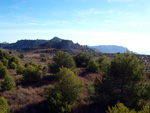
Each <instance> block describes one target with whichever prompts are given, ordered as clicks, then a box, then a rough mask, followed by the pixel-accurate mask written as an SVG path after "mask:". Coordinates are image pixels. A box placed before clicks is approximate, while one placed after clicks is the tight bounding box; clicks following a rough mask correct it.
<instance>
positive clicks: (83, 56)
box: [74, 52, 92, 67]
mask: <svg viewBox="0 0 150 113" xmlns="http://www.w3.org/2000/svg"><path fill="white" fill-rule="evenodd" d="M91 59H92V56H91V55H89V54H88V53H84V52H81V53H79V54H77V55H75V56H74V61H75V63H76V65H77V67H87V65H88V64H89V62H90V60H91Z"/></svg>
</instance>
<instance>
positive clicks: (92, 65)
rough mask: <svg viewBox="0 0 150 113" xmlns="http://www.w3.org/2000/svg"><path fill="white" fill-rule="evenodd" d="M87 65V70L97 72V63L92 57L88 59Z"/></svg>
mask: <svg viewBox="0 0 150 113" xmlns="http://www.w3.org/2000/svg"><path fill="white" fill-rule="evenodd" d="M87 67H88V70H89V71H91V72H94V73H95V72H99V66H98V63H97V62H96V61H95V60H94V59H93V60H90V61H89V64H88V66H87Z"/></svg>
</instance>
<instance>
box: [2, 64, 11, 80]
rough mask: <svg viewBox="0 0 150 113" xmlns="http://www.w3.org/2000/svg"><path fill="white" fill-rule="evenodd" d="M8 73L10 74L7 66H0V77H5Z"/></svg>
mask: <svg viewBox="0 0 150 113" xmlns="http://www.w3.org/2000/svg"><path fill="white" fill-rule="evenodd" d="M8 75H10V74H9V71H8V70H7V68H6V67H5V66H2V67H0V78H5V77H6V76H8Z"/></svg>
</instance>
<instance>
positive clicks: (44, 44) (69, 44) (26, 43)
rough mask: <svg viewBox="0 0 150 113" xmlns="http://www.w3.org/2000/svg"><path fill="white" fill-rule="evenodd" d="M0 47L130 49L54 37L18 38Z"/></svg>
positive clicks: (24, 48)
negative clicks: (41, 38)
mask: <svg viewBox="0 0 150 113" xmlns="http://www.w3.org/2000/svg"><path fill="white" fill-rule="evenodd" d="M0 48H3V49H12V50H23V51H30V50H36V49H49V48H55V49H61V50H64V51H66V52H70V53H78V52H81V51H82V52H88V53H90V54H95V53H124V52H126V51H127V50H128V49H127V48H126V47H123V46H116V45H100V46H82V45H80V44H78V43H73V41H72V40H64V39H60V38H58V37H54V38H52V39H51V40H38V39H37V40H18V41H17V42H16V43H10V44H9V43H7V42H3V43H0Z"/></svg>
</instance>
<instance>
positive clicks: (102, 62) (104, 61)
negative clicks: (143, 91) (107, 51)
mask: <svg viewBox="0 0 150 113" xmlns="http://www.w3.org/2000/svg"><path fill="white" fill-rule="evenodd" d="M97 62H98V64H99V69H100V71H101V72H107V71H108V70H109V68H110V61H109V59H108V58H107V57H105V56H100V57H99V58H98V59H97Z"/></svg>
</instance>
